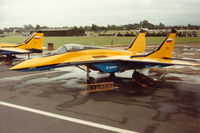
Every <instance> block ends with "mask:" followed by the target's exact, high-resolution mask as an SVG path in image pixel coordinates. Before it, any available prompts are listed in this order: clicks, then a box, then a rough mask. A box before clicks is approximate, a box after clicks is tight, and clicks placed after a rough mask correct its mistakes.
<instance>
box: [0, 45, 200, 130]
mask: <svg viewBox="0 0 200 133" xmlns="http://www.w3.org/2000/svg"><path fill="white" fill-rule="evenodd" d="M182 46H184V47H182ZM149 50H151V48H149ZM174 55H175V57H177V58H185V59H189V60H195V61H200V60H199V59H200V44H188V45H180V46H179V47H176V48H175V52H174ZM9 67H10V66H6V65H3V64H1V65H0V101H3V102H6V103H12V104H15V105H20V106H23V107H28V108H32V109H37V110H42V111H46V112H50V113H55V114H59V115H62V116H67V117H70V118H77V119H81V120H85V121H90V122H93V123H99V124H103V125H107V126H111V127H116V128H119V129H126V130H129V131H133V132H140V133H169V132H170V133H198V132H200V67H182V66H181V67H180V66H175V67H168V68H164V69H161V68H151V69H143V70H140V71H139V72H140V73H142V74H144V75H145V76H146V79H148V81H151V82H152V83H153V84H152V85H150V84H148V87H143V86H141V85H139V84H136V83H135V82H133V81H132V79H131V76H132V72H133V71H132V70H130V71H126V72H124V73H118V74H116V78H109V75H108V74H102V73H99V72H95V71H92V72H91V73H90V75H91V76H92V77H94V78H95V79H96V81H97V82H104V81H106V82H107V81H113V82H114V84H115V86H117V87H118V88H117V89H115V90H113V91H107V92H98V93H88V94H85V95H82V94H81V91H82V82H83V81H85V78H86V73H85V72H84V71H82V70H80V69H78V68H76V67H66V68H59V69H55V70H54V71H42V72H16V71H8V68H9ZM163 73H164V74H163ZM0 118H1V119H0V133H35V132H37V133H55V132H56V133H66V132H70V133H80V132H81V133H110V132H111V133H112V132H113V131H111V130H106V129H101V128H95V127H92V126H88V125H84V124H78V123H74V122H70V121H65V120H60V119H56V118H52V117H48V116H44V115H40V114H35V113H31V112H27V111H23V110H19V109H16V108H11V107H7V106H3V105H0Z"/></svg>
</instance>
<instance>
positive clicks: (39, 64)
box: [10, 55, 200, 71]
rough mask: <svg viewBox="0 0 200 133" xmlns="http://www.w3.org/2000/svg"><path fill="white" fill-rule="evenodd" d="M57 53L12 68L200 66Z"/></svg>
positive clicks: (141, 58) (155, 59)
mask: <svg viewBox="0 0 200 133" xmlns="http://www.w3.org/2000/svg"><path fill="white" fill-rule="evenodd" d="M60 56H61V55H57V56H54V57H51V58H49V57H48V56H47V57H40V58H34V59H31V60H27V61H24V62H22V63H20V64H18V65H16V66H14V67H12V68H10V70H21V71H34V70H49V69H53V68H57V67H65V66H73V65H91V64H97V63H105V62H116V63H118V64H120V63H122V64H123V63H124V64H125V63H126V64H127V63H128V64H132V65H133V66H134V68H148V67H153V66H157V67H166V66H173V65H183V66H200V64H198V63H195V62H194V63H193V62H189V61H182V60H172V59H157V58H148V57H134V58H131V57H130V56H112V57H103V58H98V59H97V58H96V57H94V56H91V55H85V56H79V57H77V58H63V59H62V61H61V59H59V58H58V57H60Z"/></svg>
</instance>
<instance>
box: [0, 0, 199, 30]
mask: <svg viewBox="0 0 200 133" xmlns="http://www.w3.org/2000/svg"><path fill="white" fill-rule="evenodd" d="M199 14H200V0H0V28H5V27H14V26H23V25H25V24H32V25H34V26H35V25H36V24H40V25H41V26H44V25H45V26H85V25H91V24H92V23H94V24H97V25H107V24H116V25H122V24H128V23H138V22H140V21H142V20H148V21H150V22H151V23H154V24H159V22H162V23H164V24H165V25H178V24H181V25H187V24H188V23H190V24H197V25H200V18H199Z"/></svg>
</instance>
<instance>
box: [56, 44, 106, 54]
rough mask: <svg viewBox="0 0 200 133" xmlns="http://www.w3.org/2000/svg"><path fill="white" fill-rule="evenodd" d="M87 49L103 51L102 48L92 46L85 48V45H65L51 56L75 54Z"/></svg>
mask: <svg viewBox="0 0 200 133" xmlns="http://www.w3.org/2000/svg"><path fill="white" fill-rule="evenodd" d="M88 49H103V48H102V47H94V46H86V45H80V44H65V45H64V46H61V47H60V48H58V49H57V50H56V51H54V52H52V54H53V55H54V54H62V53H67V52H75V51H81V50H88Z"/></svg>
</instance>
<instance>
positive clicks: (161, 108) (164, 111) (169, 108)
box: [154, 103, 179, 121]
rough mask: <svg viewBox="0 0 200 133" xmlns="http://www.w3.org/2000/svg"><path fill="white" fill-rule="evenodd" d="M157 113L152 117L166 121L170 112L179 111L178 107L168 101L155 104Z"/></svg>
mask: <svg viewBox="0 0 200 133" xmlns="http://www.w3.org/2000/svg"><path fill="white" fill-rule="evenodd" d="M156 108H157V111H158V114H157V116H155V117H154V119H155V120H157V121H166V120H167V119H169V116H170V115H171V114H175V113H178V112H179V107H178V106H176V105H173V104H169V103H159V104H157V105H156Z"/></svg>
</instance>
